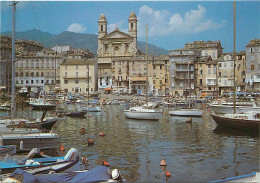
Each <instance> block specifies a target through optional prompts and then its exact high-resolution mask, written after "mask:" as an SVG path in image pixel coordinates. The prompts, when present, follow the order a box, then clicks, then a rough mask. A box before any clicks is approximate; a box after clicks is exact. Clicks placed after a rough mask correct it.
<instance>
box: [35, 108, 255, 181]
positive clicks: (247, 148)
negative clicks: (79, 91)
mask: <svg viewBox="0 0 260 183" xmlns="http://www.w3.org/2000/svg"><path fill="white" fill-rule="evenodd" d="M68 107H73V105H72V106H68ZM125 108H126V106H123V105H122V106H121V105H114V106H113V105H111V106H102V112H98V113H88V114H87V115H86V118H85V119H78V118H67V120H64V121H62V122H60V123H59V124H58V126H57V128H56V132H57V133H58V134H60V135H61V143H62V144H63V145H64V147H65V148H66V150H68V149H69V148H71V147H75V148H78V149H79V151H80V153H81V154H82V155H86V156H87V158H88V159H89V161H90V166H89V168H93V167H95V166H97V165H99V164H101V163H102V161H103V160H107V161H108V162H109V164H110V166H111V168H117V169H119V170H120V171H121V173H122V174H123V175H124V177H125V178H126V179H127V180H128V181H129V182H165V181H166V178H165V175H164V174H163V172H164V170H162V169H161V167H160V165H159V164H160V162H161V159H162V158H164V159H165V160H166V162H167V167H166V169H167V170H168V171H169V172H171V175H172V176H171V177H170V179H169V180H168V182H207V181H210V180H217V179H220V178H224V177H230V176H236V175H238V174H239V175H241V174H247V173H251V172H252V171H259V147H260V142H259V136H258V135H255V134H252V133H251V132H249V133H248V132H243V133H240V132H237V131H233V130H230V129H219V128H216V124H215V122H214V121H213V120H212V119H211V117H210V116H209V115H208V113H207V111H204V114H203V118H193V120H192V123H186V122H185V121H186V118H184V117H173V116H169V115H168V111H169V110H171V109H169V108H164V112H163V117H162V119H160V120H159V121H147V120H132V119H126V118H125V116H124V114H123V110H124V109H125ZM37 115H39V113H38V112H34V111H33V112H32V116H37ZM81 128H85V129H86V133H85V134H81V133H79V129H81ZM100 132H104V133H105V136H104V137H101V136H99V133H100ZM89 137H91V138H92V139H93V140H94V143H95V144H94V146H88V142H87V141H88V138H89Z"/></svg>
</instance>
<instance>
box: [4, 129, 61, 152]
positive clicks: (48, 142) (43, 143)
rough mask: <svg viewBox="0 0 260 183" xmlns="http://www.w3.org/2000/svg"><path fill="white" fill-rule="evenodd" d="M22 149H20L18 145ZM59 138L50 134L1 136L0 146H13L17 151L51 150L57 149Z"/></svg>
mask: <svg viewBox="0 0 260 183" xmlns="http://www.w3.org/2000/svg"><path fill="white" fill-rule="evenodd" d="M21 141H22V142H23V148H22V149H20V143H21ZM59 143H60V136H59V135H57V134H52V133H49V134H48V133H47V134H45V133H33V134H3V135H1V136H0V145H1V146H5V145H15V146H16V149H17V151H30V150H31V149H33V148H40V149H52V148H57V147H59Z"/></svg>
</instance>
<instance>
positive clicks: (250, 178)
mask: <svg viewBox="0 0 260 183" xmlns="http://www.w3.org/2000/svg"><path fill="white" fill-rule="evenodd" d="M217 182H233V183H234V182H240V183H242V182H260V173H259V172H253V173H251V174H247V175H239V176H236V177H228V178H224V179H220V180H215V181H210V182H209V183H217Z"/></svg>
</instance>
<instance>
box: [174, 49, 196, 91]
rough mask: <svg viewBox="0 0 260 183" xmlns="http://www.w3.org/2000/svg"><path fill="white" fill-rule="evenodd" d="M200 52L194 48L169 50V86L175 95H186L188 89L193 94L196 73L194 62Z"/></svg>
mask: <svg viewBox="0 0 260 183" xmlns="http://www.w3.org/2000/svg"><path fill="white" fill-rule="evenodd" d="M199 56H200V52H199V51H197V50H195V49H189V48H183V49H178V50H171V51H170V54H169V88H170V93H171V94H172V95H175V96H178V95H180V96H184V95H188V91H189V90H190V91H191V93H193V94H195V93H196V91H195V89H196V88H195V86H196V73H195V69H194V68H195V63H196V62H197V60H198V58H199Z"/></svg>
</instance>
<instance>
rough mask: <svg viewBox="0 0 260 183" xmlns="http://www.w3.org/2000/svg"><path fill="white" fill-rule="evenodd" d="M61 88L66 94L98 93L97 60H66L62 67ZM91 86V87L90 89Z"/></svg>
mask: <svg viewBox="0 0 260 183" xmlns="http://www.w3.org/2000/svg"><path fill="white" fill-rule="evenodd" d="M60 73H61V74H60V81H61V84H60V87H61V89H62V90H64V92H65V93H73V94H74V93H81V94H86V93H87V92H88V91H89V92H93V91H97V59H96V58H90V59H78V58H74V59H73V58H69V59H66V60H65V61H64V62H63V63H62V64H61V65H60ZM88 86H89V87H88Z"/></svg>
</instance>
